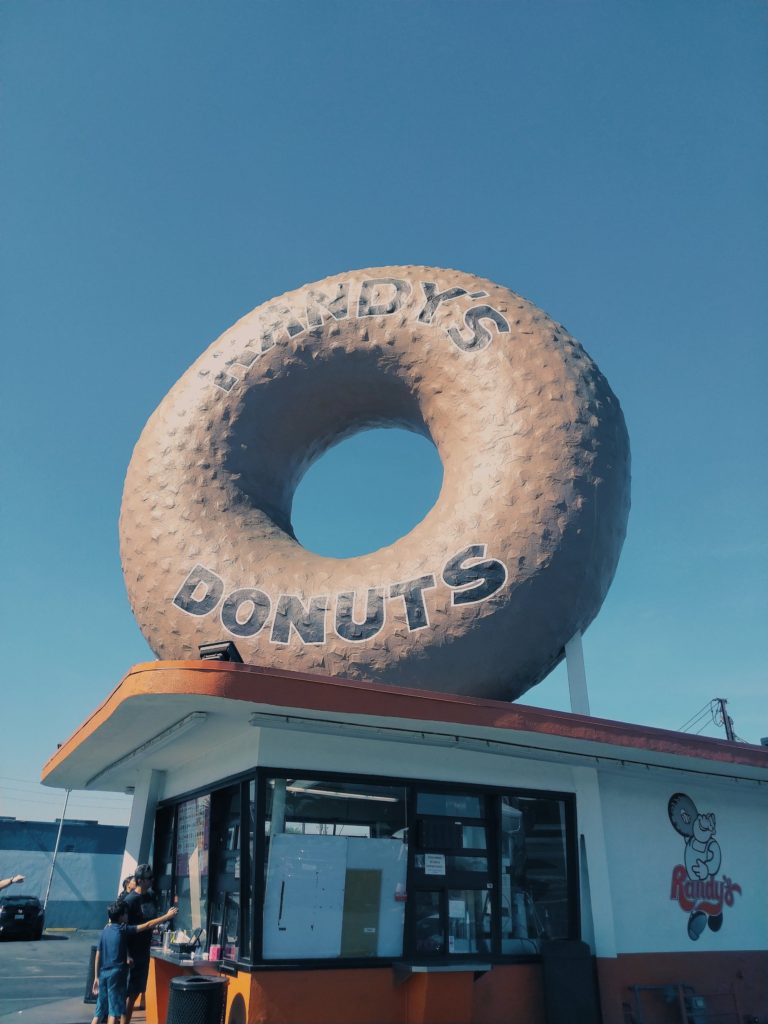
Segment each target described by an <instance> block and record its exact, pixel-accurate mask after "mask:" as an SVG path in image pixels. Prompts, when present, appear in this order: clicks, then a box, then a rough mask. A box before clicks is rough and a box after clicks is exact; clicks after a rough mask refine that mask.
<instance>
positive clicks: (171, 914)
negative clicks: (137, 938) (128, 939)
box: [136, 907, 179, 932]
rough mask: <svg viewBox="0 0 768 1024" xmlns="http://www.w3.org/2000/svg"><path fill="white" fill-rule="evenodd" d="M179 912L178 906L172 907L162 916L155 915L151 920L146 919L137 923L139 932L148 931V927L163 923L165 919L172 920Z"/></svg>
mask: <svg viewBox="0 0 768 1024" xmlns="http://www.w3.org/2000/svg"><path fill="white" fill-rule="evenodd" d="M178 912H179V908H178V907H171V909H170V910H168V911H167V912H166V913H165V914H163V916H162V917H153V918H152V920H151V921H145V922H144V923H143V924H137V925H136V931H137V932H143V931H146V929H147V928H154V927H155V925H156V924H162V923H163V921H170V920H171V918H172V917H176V915H177V914H178Z"/></svg>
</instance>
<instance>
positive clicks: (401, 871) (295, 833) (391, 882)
mask: <svg viewBox="0 0 768 1024" xmlns="http://www.w3.org/2000/svg"><path fill="white" fill-rule="evenodd" d="M266 802H267V807H266V817H265V840H266V842H265V845H266V850H267V854H266V859H265V874H266V878H265V900H264V931H263V955H264V958H265V959H280V958H286V959H287V958H325V957H333V958H335V957H350V958H351V957H354V958H357V957H393V956H400V955H402V949H403V924H404V917H405V913H404V911H405V898H406V877H407V862H408V846H407V820H406V790H405V788H404V787H402V786H380V785H373V784H369V783H359V782H348V781H344V782H339V781H322V780H317V779H283V778H274V779H268V780H267V789H266Z"/></svg>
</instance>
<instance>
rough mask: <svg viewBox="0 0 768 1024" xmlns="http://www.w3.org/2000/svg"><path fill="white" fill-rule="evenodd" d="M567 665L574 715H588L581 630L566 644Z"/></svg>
mask: <svg viewBox="0 0 768 1024" xmlns="http://www.w3.org/2000/svg"><path fill="white" fill-rule="evenodd" d="M565 666H566V668H567V670H568V689H569V690H570V694H571V711H572V712H573V713H574V715H588V714H589V713H590V711H589V694H588V693H587V673H586V669H585V668H584V648H583V647H582V644H581V631H580V630H577V631H576V632H575V633H574V634H573V636H572V637H571V639H570V640H569V641H568V643H567V644H566V645H565Z"/></svg>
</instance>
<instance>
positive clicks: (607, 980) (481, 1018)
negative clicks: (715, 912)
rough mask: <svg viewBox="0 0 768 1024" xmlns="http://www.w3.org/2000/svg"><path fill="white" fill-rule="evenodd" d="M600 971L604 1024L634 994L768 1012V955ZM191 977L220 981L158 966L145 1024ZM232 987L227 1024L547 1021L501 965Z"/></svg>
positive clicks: (160, 1020) (263, 979) (361, 972)
mask: <svg viewBox="0 0 768 1024" xmlns="http://www.w3.org/2000/svg"><path fill="white" fill-rule="evenodd" d="M596 964H597V975H598V979H599V984H600V997H601V999H600V1001H601V1004H602V1012H603V1022H604V1024H622V1022H623V1021H624V1020H625V1019H626V1018H625V1016H624V1010H623V1004H629V1005H631V1004H632V998H633V997H632V992H631V990H630V987H629V986H632V985H641V986H663V985H670V984H684V985H690V986H691V987H692V988H693V989H695V990H696V992H697V993H698V994H700V995H703V996H704V997H705V998H706V999H707V1002H708V1006H709V1008H710V1012H717V1011H720V1012H721V1013H724V1014H726V1017H724V1018H723V1019H734V1020H736V1019H738V1020H739V1021H741V1020H743V1019H745V1017H746V1019H752V1018H753V1017H754V1018H757V1019H759V1020H760V1021H763V1019H764V1017H763V1016H759V1015H761V1014H764V1008H765V1007H766V1006H768V952H765V951H754V952H750V951H748V952H740V953H728V952H720V953H690V954H687V953H661V954H647V953H646V954H632V955H623V956H618V957H616V958H613V959H598V960H597V961H596ZM190 973H197V974H217V971H216V968H215V967H214V966H213V965H210V966H209V965H207V964H205V963H202V964H196V965H195V966H194V968H193V967H191V966H190V967H182V966H180V965H178V964H172V963H168V962H166V961H164V960H159V959H155V958H153V960H152V966H151V969H150V976H149V985H148V987H147V1024H165V1019H166V1014H167V1011H168V992H169V988H170V983H171V979H172V978H173V977H177V976H178V975H180V974H190ZM227 980H228V985H227V1007H226V1015H225V1022H226V1024H545V1021H546V1013H545V1008H544V991H543V983H542V972H541V967H540V966H539V965H538V964H508V965H506V964H505V965H501V964H499V965H496V966H494V967H493V968H492V970H490V971H488V972H487V973H486V974H484V975H482V976H481V977H479V978H477V979H475V976H474V974H472V973H471V972H463V971H459V972H456V973H426V974H413V975H411V976H410V977H409V978H408V979H407V980H405V981H402V982H401V983H399V984H398V981H397V979H396V976H395V972H394V970H393V969H392V968H391V967H378V968H356V969H349V968H347V969H345V968H340V969H338V970H336V969H318V970H307V971H304V970H279V969H275V970H269V971H260V970H255V971H254V972H253V973H248V972H246V971H241V972H239V973H238V974H237V975H236V976H233V977H228V979H227ZM645 998H653V994H652V993H650V995H649V996H647V997H645ZM659 998H661V997H659ZM662 1009H663V1007H662ZM728 1013H730V1014H731V1017H727V1014H728ZM734 1013H735V1014H737V1015H738V1016H737V1017H736V1016H733V1014H734ZM574 1024H576V1022H574Z"/></svg>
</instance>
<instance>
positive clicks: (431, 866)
mask: <svg viewBox="0 0 768 1024" xmlns="http://www.w3.org/2000/svg"><path fill="white" fill-rule="evenodd" d="M424 874H425V875H444V874H445V854H444V853H425V854H424Z"/></svg>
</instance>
